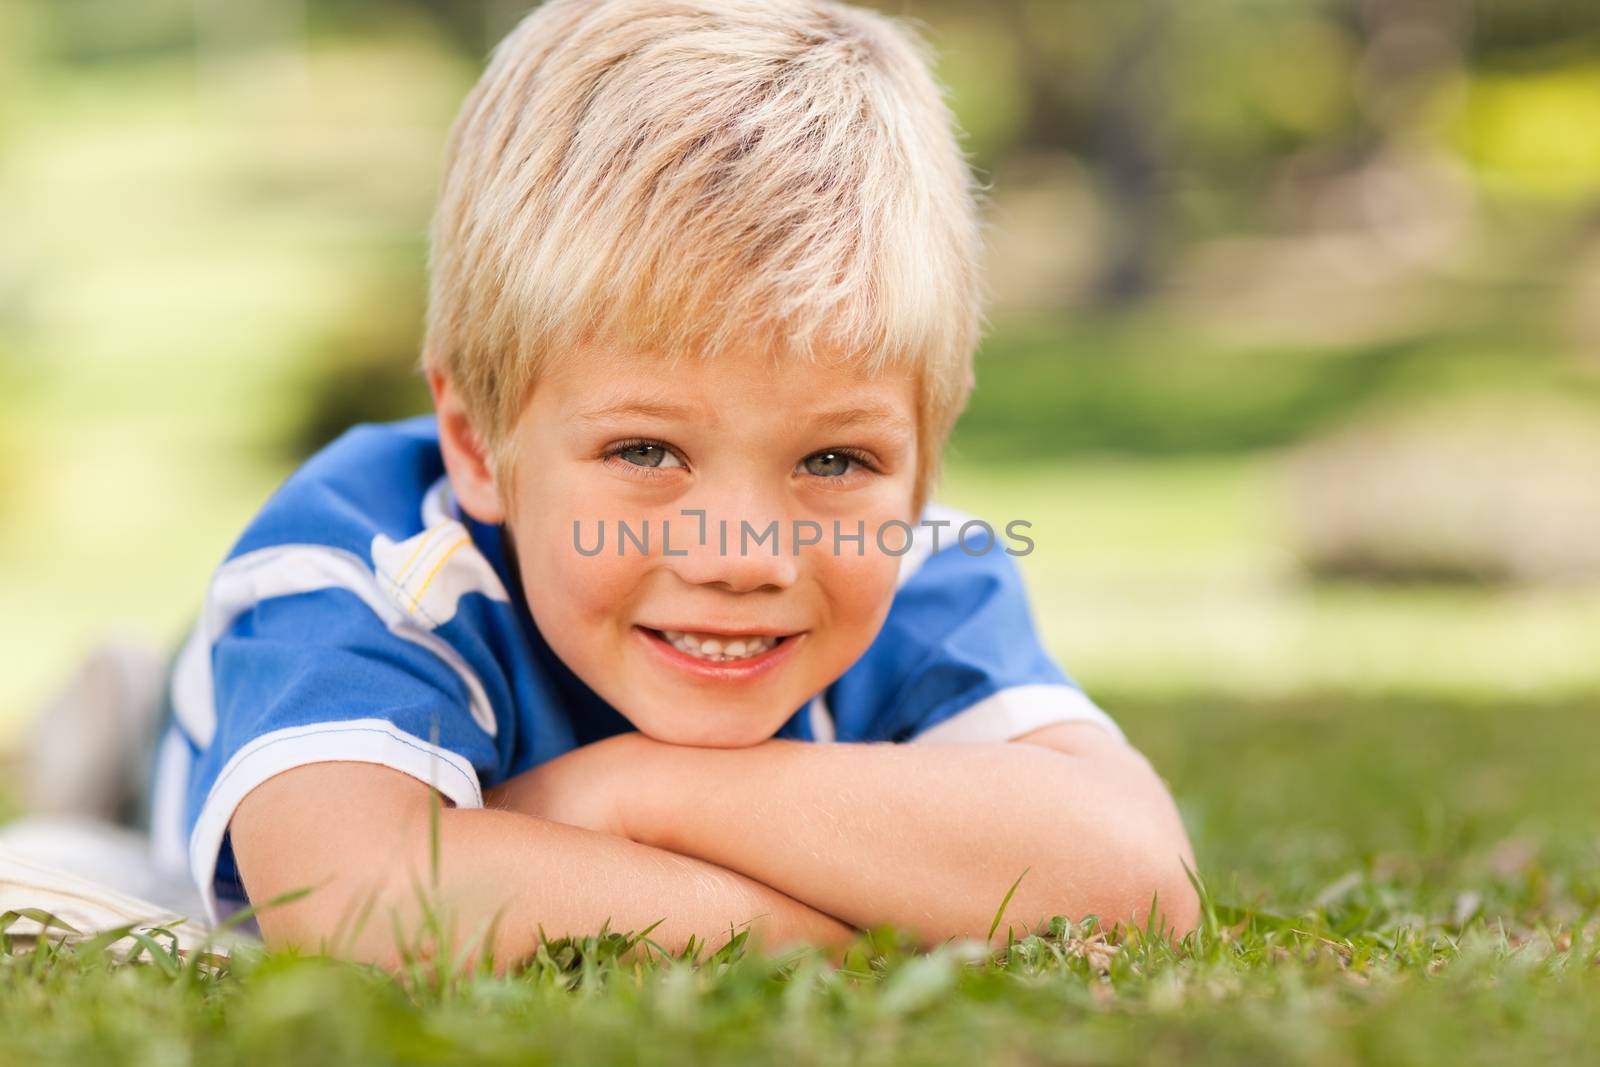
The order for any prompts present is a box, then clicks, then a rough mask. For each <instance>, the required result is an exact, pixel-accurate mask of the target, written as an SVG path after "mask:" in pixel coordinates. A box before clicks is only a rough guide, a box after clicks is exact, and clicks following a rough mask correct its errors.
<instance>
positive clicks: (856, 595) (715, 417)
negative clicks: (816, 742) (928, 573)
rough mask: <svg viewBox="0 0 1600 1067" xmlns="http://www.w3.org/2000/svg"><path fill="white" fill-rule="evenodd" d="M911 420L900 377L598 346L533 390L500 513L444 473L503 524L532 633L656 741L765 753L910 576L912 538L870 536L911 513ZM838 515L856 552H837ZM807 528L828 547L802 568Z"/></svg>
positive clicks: (851, 655)
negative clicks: (902, 564) (666, 536)
mask: <svg viewBox="0 0 1600 1067" xmlns="http://www.w3.org/2000/svg"><path fill="white" fill-rule="evenodd" d="M443 414H444V410H443V408H441V415H442V416H443ZM916 419H917V412H916V404H915V391H914V382H913V379H912V378H911V376H910V375H909V374H905V373H902V372H893V373H892V374H885V375H882V376H879V377H876V378H869V377H867V376H866V375H864V374H863V373H861V372H860V371H859V370H857V369H855V368H854V367H851V366H849V365H848V364H843V365H838V366H829V365H828V364H826V363H825V362H819V363H817V364H816V365H806V364H805V363H803V362H800V361H780V362H779V363H778V364H777V365H776V366H774V364H773V362H772V361H771V360H770V359H769V358H768V356H767V354H766V353H765V352H762V351H755V352H751V353H749V354H740V355H736V356H727V357H724V358H721V359H718V360H713V361H705V360H694V359H686V360H683V361H680V362H679V363H678V364H677V365H676V366H675V367H669V365H668V364H667V363H666V362H665V361H664V360H662V359H660V358H658V357H654V356H652V355H650V354H648V353H640V352H636V351H628V350H621V349H617V348H611V347H602V346H595V347H592V348H589V349H586V350H585V351H583V352H580V353H577V354H575V355H574V357H573V358H571V359H568V360H565V361H563V365H562V366H561V367H560V368H558V369H556V370H554V371H552V372H551V373H549V374H547V375H546V376H544V377H542V378H541V379H540V381H539V383H538V384H537V385H536V386H535V388H534V390H533V394H532V398H531V400H530V401H529V403H528V405H527V407H526V408H525V410H524V411H523V413H522V416H521V418H520V420H519V421H518V423H517V426H516V428H515V430H514V431H513V435H512V440H511V443H510V444H511V448H512V450H513V453H514V456H515V460H514V468H513V469H514V472H515V473H514V475H513V478H512V480H513V485H512V486H511V487H509V488H510V489H511V492H510V494H509V498H508V499H509V501H510V503H509V507H508V508H506V509H504V510H501V512H500V514H499V515H496V514H493V512H494V511H495V510H497V509H498V508H499V507H500V506H499V505H498V504H497V503H496V502H494V501H492V500H486V499H482V494H481V493H479V494H477V497H478V498H477V499H472V498H473V496H474V494H473V493H472V492H471V490H470V489H469V491H468V492H465V493H464V492H463V491H462V486H461V485H460V484H459V482H460V479H458V478H457V477H456V470H455V467H456V466H457V464H452V480H453V481H454V482H456V483H457V485H456V491H457V495H458V497H460V498H461V500H462V503H463V505H464V506H466V507H467V508H468V511H469V512H470V513H472V514H474V515H475V516H476V517H478V518H479V519H481V520H484V521H504V522H505V523H506V524H507V526H508V530H509V534H510V536H511V538H512V540H513V543H514V544H515V547H516V554H517V562H518V566H519V567H520V570H521V580H522V586H523V590H524V593H525V595H526V597H527V601H528V604H529V607H530V609H531V611H532V614H533V618H534V621H535V622H536V623H537V625H538V627H539V630H540V632H541V633H542V634H543V635H544V638H545V640H546V641H548V642H549V644H550V646H551V648H553V649H554V650H555V652H556V654H557V655H559V656H560V657H561V659H562V660H563V661H564V662H565V663H566V664H567V665H568V666H569V667H570V668H571V669H572V670H573V671H574V672H575V673H576V674H577V675H578V676H579V677H580V678H582V679H583V680H584V682H586V683H587V684H588V685H589V686H590V688H592V689H593V690H594V691H595V692H597V693H598V694H599V695H600V696H601V697H603V698H604V699H605V700H606V701H607V702H608V703H609V704H611V705H612V706H613V707H615V708H616V709H617V710H618V711H620V712H622V714H624V715H625V716H627V718H628V719H629V720H630V721H631V722H632V723H633V724H634V725H635V726H637V727H638V728H639V729H640V730H641V731H642V732H643V733H645V734H648V735H649V736H651V737H654V738H656V739H657V740H661V741H665V742H669V743H673V744H687V745H701V746H711V747H735V746H743V745H751V744H755V743H757V742H760V741H762V740H765V739H766V738H768V737H770V736H772V734H773V733H774V732H775V731H776V730H777V729H778V728H779V727H780V726H782V725H783V723H784V721H785V720H786V719H787V718H788V717H789V716H790V715H791V714H793V713H794V711H795V710H796V709H797V708H799V707H801V706H802V705H803V704H804V703H805V702H806V701H807V700H808V699H810V698H811V697H812V696H814V695H815V694H816V693H818V692H820V691H821V690H822V689H824V688H825V687H826V686H827V685H828V684H830V683H831V682H833V681H834V680H835V679H836V678H838V677H839V676H840V675H841V674H843V673H844V671H845V670H846V669H847V668H848V667H849V666H850V665H851V664H852V663H853V662H855V660H856V659H857V658H859V657H860V655H861V654H862V653H863V652H864V651H865V650H866V648H867V646H868V645H869V644H871V642H872V640H873V638H874V637H875V636H876V634H877V633H878V630H879V628H880V627H881V626H882V624H883V620H884V617H885V616H886V615H887V613H888V610H889V604H890V600H891V598H892V597H893V594H894V587H895V578H896V576H897V574H898V571H899V556H898V555H891V554H889V553H888V552H885V551H883V548H884V547H887V548H888V549H889V552H899V551H900V549H901V548H902V546H903V545H904V543H905V536H906V535H905V531H904V529H903V528H895V527H891V528H889V529H888V530H886V531H885V532H884V534H883V537H882V543H881V545H880V542H879V538H878V536H877V531H878V529H879V527H880V525H882V524H883V523H885V522H888V521H890V520H900V521H902V522H907V523H914V521H915V516H914V515H912V514H911V504H912V498H913V489H914V482H915V474H916V468H917V455H916V448H917V445H916V437H917V434H916V426H917V424H916ZM445 421H446V420H445V419H443V418H441V423H442V424H443V423H444V422H445ZM448 436H449V434H448V431H447V432H446V437H447V438H448ZM448 451H449V443H448V441H447V452H448ZM500 488H502V489H504V488H506V487H500ZM501 495H502V497H504V496H505V494H501ZM685 510H689V511H691V514H687V515H686V514H684V511H685ZM695 511H703V512H704V518H703V521H702V519H701V518H700V517H699V516H698V515H696V514H693V513H692V512H695ZM806 520H809V523H808V522H807V521H806ZM619 521H620V522H621V523H625V524H626V525H627V526H628V527H629V528H630V531H631V533H632V534H633V535H634V537H635V538H641V539H642V538H643V537H645V536H647V537H648V541H647V544H648V551H647V552H646V551H642V550H641V549H640V547H639V545H638V544H637V542H636V541H635V540H633V539H629V540H626V541H624V540H622V539H621V537H620V535H619ZM774 522H775V523H776V526H777V534H776V547H777V554H776V555H774V554H773V538H772V536H771V535H770V534H768V533H767V529H768V527H769V526H770V525H771V524H773V523H774ZM835 522H837V523H838V527H839V529H840V532H841V533H842V534H844V535H846V536H851V537H853V535H854V534H855V533H856V531H857V529H858V525H859V527H860V528H861V529H862V530H864V533H865V537H864V539H863V541H864V543H862V544H860V545H858V544H857V542H855V541H854V540H843V539H841V540H840V541H839V542H837V544H836V542H835V539H834V535H833V531H834V524H835ZM745 523H748V529H746V528H745V527H744V525H743V524H745ZM797 523H798V526H797ZM724 524H726V531H727V532H726V549H725V550H724V548H723V545H722V539H723V538H722V528H723V525H724ZM810 524H815V525H814V526H813V525H810ZM575 528H576V532H575ZM702 528H703V530H704V539H703V542H702V538H701V531H702ZM819 528H820V529H819ZM602 530H603V534H602ZM642 531H644V532H642ZM664 531H670V542H669V543H670V549H671V553H672V554H671V555H668V554H666V553H665V552H664V548H665V547H667V546H664V545H663V532H664ZM796 533H798V534H799V540H817V541H818V543H815V544H809V545H803V546H802V547H800V548H799V551H798V554H796V541H797V538H796V537H795V534H796ZM741 535H743V537H742V540H743V544H742V545H741ZM602 536H603V538H604V540H603V542H600V538H601V537H602ZM761 536H764V537H765V539H764V540H762V541H760V542H758V541H757V538H758V537H761ZM597 543H602V544H603V547H602V548H601V550H600V551H599V552H598V554H586V553H594V550H595V546H596V544H597ZM580 546H581V548H582V551H580ZM619 548H620V553H619ZM741 548H742V549H743V551H742V552H741ZM680 553H681V554H680ZM708 642H711V643H709V644H708ZM768 645H770V646H771V647H770V648H769V647H768Z"/></svg>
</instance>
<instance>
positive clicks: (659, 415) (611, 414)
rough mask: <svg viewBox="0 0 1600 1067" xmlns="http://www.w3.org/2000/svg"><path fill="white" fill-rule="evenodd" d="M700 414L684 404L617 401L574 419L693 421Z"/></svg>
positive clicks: (595, 420) (600, 420)
mask: <svg viewBox="0 0 1600 1067" xmlns="http://www.w3.org/2000/svg"><path fill="white" fill-rule="evenodd" d="M700 414H701V412H700V411H699V410H698V409H696V408H693V407H690V406H688V405H686V404H666V403H660V402H656V401H650V400H619V401H617V402H616V403H614V404H606V405H605V406H604V407H598V408H594V409H593V410H590V411H580V412H579V413H578V414H577V415H576V416H574V417H575V418H577V419H578V420H580V421H582V422H606V421H608V420H611V419H641V418H643V419H693V418H695V417H697V416H698V415H700Z"/></svg>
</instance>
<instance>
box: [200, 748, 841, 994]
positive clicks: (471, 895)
mask: <svg viewBox="0 0 1600 1067" xmlns="http://www.w3.org/2000/svg"><path fill="white" fill-rule="evenodd" d="M431 793H432V790H430V789H429V787H428V786H427V785H426V784H425V783H423V782H421V781H419V780H417V779H415V778H413V777H411V776H409V775H406V774H403V773H401V772H399V771H395V770H391V769H389V768H386V767H381V766H377V765H374V764H363V763H349V762H338V763H314V764H308V765H305V766H300V767H295V768H293V769H291V770H288V771H285V772H283V773H281V774H279V775H277V776H276V777H273V778H270V779H268V780H267V781H265V782H263V783H262V784H261V785H259V786H257V787H256V788H255V789H254V790H253V791H252V792H250V793H249V794H248V795H247V796H246V797H245V799H244V800H243V802H242V803H240V805H239V807H238V809H237V810H236V811H235V813H234V816H233V819H232V822H231V824H230V831H231V834H232V841H233V849H234V856H235V859H236V861H237V863H238V867H239V872H240V875H241V876H242V877H243V879H244V883H245V887H246V889H247V891H248V893H249V896H250V899H251V900H252V901H254V902H257V903H260V902H263V901H267V900H270V899H272V898H274V897H276V896H279V895H281V894H285V893H288V892H290V891H292V890H295V889H298V888H301V887H305V886H315V887H316V888H315V889H314V890H313V891H312V892H311V893H310V894H309V895H307V896H305V897H304V898H302V899H300V900H297V901H295V902H294V903H290V904H286V905H283V906H281V907H277V908H271V909H268V910H266V911H264V912H263V913H261V914H260V915H259V916H258V922H259V924H260V926H261V930H262V934H263V936H264V937H265V939H266V941H267V943H268V944H269V945H272V946H274V947H276V946H283V945H301V946H306V947H309V948H316V947H319V946H323V945H326V946H327V947H329V948H330V950H331V951H333V952H335V953H336V954H338V955H341V956H346V957H351V958H356V959H363V960H368V961H372V962H376V963H380V964H383V965H385V966H390V967H393V966H395V965H397V964H398V963H399V961H400V953H399V947H398V946H397V945H396V943H395V935H394V929H395V925H394V921H393V918H395V917H397V918H398V919H399V923H400V928H401V929H402V930H406V931H416V930H418V929H419V928H420V920H421V916H422V905H421V903H420V901H419V900H418V894H417V891H416V887H419V886H420V887H426V886H428V885H429V884H430V871H431V870H432V856H433V842H432V837H431V824H432V820H431V817H430V807H431ZM437 847H438V869H439V887H438V891H437V893H436V894H435V897H436V900H437V901H438V902H439V903H442V904H443V905H444V913H446V914H450V915H453V918H454V925H453V931H452V933H451V934H450V935H449V940H450V941H451V944H450V945H449V946H448V949H449V950H450V951H451V952H452V953H454V952H456V951H458V950H459V949H460V948H461V947H462V946H464V945H467V944H468V943H472V944H473V948H472V950H471V952H470V957H475V956H476V955H477V952H476V944H477V941H478V939H479V938H481V936H482V934H483V932H484V931H486V930H487V929H489V928H490V926H491V923H492V922H494V920H495V917H496V916H498V922H497V923H496V924H495V925H494V930H495V937H494V943H493V944H494V958H495V960H496V962H497V965H498V966H502V967H503V966H505V965H507V964H510V963H514V962H516V961H518V960H521V959H525V958H527V957H528V956H530V955H532V953H533V952H534V950H535V949H536V948H537V946H538V943H539V930H540V927H541V926H542V927H543V929H544V932H545V933H546V934H547V935H548V936H549V937H551V938H558V937H561V936H563V935H566V934H573V935H583V934H592V933H596V932H598V931H599V930H600V927H601V925H602V923H604V922H605V921H606V920H607V919H609V920H610V928H611V929H612V930H615V931H618V932H624V933H625V932H629V931H634V930H642V929H644V928H645V927H646V926H649V925H650V924H651V923H653V922H655V921H656V920H657V919H664V921H663V922H662V923H661V924H660V925H659V926H657V927H656V928H655V929H654V930H653V931H652V932H651V933H650V935H649V936H650V938H651V940H653V941H655V942H656V943H657V944H659V945H661V946H662V947H663V948H665V949H667V950H668V951H671V952H677V951H680V950H681V949H682V948H683V946H684V945H685V944H686V942H687V940H688V938H689V936H690V935H691V934H693V935H696V936H697V937H698V938H700V939H702V940H703V941H705V942H708V943H709V944H711V945H720V944H722V943H723V942H725V941H726V940H727V939H728V937H729V935H730V929H729V928H730V926H732V927H742V926H743V925H744V924H745V923H750V924H751V926H752V934H751V940H752V941H759V942H764V943H765V944H767V945H768V946H769V947H778V946H782V945H785V944H790V943H795V942H802V941H804V942H811V943H815V944H824V945H829V946H834V947H838V946H841V945H843V944H845V943H847V942H848V941H849V940H850V939H851V938H852V937H853V935H854V933H855V931H854V930H852V929H851V928H850V927H848V926H845V925H844V924H842V923H840V922H839V921H837V920H836V919H833V918H831V917H829V916H826V915H823V914H821V913H820V912H817V911H815V910H813V909H812V908H809V907H807V906H805V905H803V904H800V903H799V902H797V901H795V900H793V899H791V898H789V897H787V896H785V895H784V894H782V893H779V892H777V891H775V890H773V889H770V888H768V887H767V886H765V885H762V884H760V883H759V882H756V881H753V880H751V879H750V878H748V877H746V876H744V875H740V874H736V873H734V872H732V871H727V870H723V869H722V868H720V867H718V866H716V865H714V864H712V863H709V862H706V861H704V860H699V859H694V858H690V857H687V856H681V855H674V854H673V853H670V852H664V851H662V850H660V849H657V848H652V847H649V846H646V845H643V844H639V843H636V842H634V841H630V840H627V839H625V838H623V837H619V836H613V835H610V834H606V833H602V832H596V831H593V830H587V829H582V828H580V827H576V826H569V825H562V824H559V823H553V822H549V821H546V820H544V819H540V818H536V817H532V816H529V815H524V814H520V813H517V812H512V811H504V810H486V809H458V808H453V807H448V806H447V807H445V808H443V810H441V811H440V812H439V819H438V839H437ZM369 901H370V902H371V904H372V906H371V908H370V913H369V915H368V918H367V919H366V921H365V922H364V923H358V922H357V919H356V917H357V916H358V915H359V914H360V913H361V912H362V911H363V909H364V907H365V906H366V905H367V903H368V902H369ZM391 909H392V911H393V916H392V915H391ZM358 926H359V929H357V927H358ZM432 951H438V947H437V946H435V947H434V948H433V949H432ZM470 957H469V958H470Z"/></svg>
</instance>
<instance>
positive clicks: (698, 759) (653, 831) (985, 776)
mask: <svg viewBox="0 0 1600 1067" xmlns="http://www.w3.org/2000/svg"><path fill="white" fill-rule="evenodd" d="M1117 744H1118V746H1119V747H1121V746H1120V742H1118V743H1117ZM635 748H636V749H637V750H640V751H638V752H637V753H636V754H635V757H634V759H633V760H632V761H631V763H630V770H629V773H628V777H629V787H628V789H627V792H626V796H627V801H626V804H625V806H624V810H623V812H622V815H621V818H622V820H623V822H624V823H625V825H626V832H627V833H628V834H629V836H631V837H633V838H634V839H635V840H637V841H641V842H644V843H647V844H651V845H655V846H659V847H661V848H664V849H669V850H671V851H673V852H676V853H680V854H683V855H691V856H696V857H699V858H701V859H705V860H707V861H709V862H712V863H715V864H717V865H719V866H722V867H726V868H728V869H730V870H736V871H740V872H742V873H744V874H747V875H749V876H750V877H752V878H755V879H757V880H758V881H761V882H763V883H765V884H767V885H771V886H773V887H775V888H777V889H780V890H782V891H783V892H785V893H787V894H789V895H790V896H793V897H795V898H797V899H799V900H802V901H805V902H806V903H808V904H810V905H812V906H814V907H816V908H819V909H821V910H823V911H825V912H827V913H828V914H832V915H837V916H839V917H840V918H842V919H844V920H846V921H848V922H851V923H854V924H856V925H858V926H868V925H872V924H875V923H879V922H884V921H893V922H896V923H899V924H903V925H906V926H910V927H914V928H916V929H917V930H919V931H920V932H921V934H922V935H923V937H924V941H925V942H926V943H929V944H931V943H936V942H938V941H940V940H943V939H944V938H946V937H950V936H975V937H979V938H981V937H983V936H984V935H985V934H986V933H987V931H988V928H989V924H990V923H991V921H992V920H993V917H994V913H995V909H996V908H997V907H998V905H999V903H1000V901H1001V899H1002V898H1003V897H1004V895H1005V893H1006V890H1007V889H1008V888H1009V887H1010V885H1011V884H1012V882H1014V881H1015V880H1016V879H1017V877H1018V875H1020V874H1022V872H1023V870H1024V869H1025V868H1026V869H1027V870H1028V872H1029V873H1028V874H1027V876H1026V877H1025V878H1024V879H1023V881H1022V884H1021V885H1020V886H1019V887H1018V889H1017V891H1016V894H1015V896H1014V897H1013V898H1012V901H1011V904H1010V906H1009V907H1008V908H1007V913H1006V914H1007V918H1009V919H1011V920H1013V921H1019V920H1020V921H1027V922H1033V921H1035V920H1037V919H1039V918H1042V917H1046V916H1049V915H1053V914H1067V915H1070V916H1072V917H1073V918H1080V917H1082V916H1084V915H1086V914H1090V913H1092V914H1096V915H1099V916H1100V917H1101V918H1102V919H1103V920H1105V921H1106V922H1111V921H1126V920H1130V919H1131V920H1134V921H1142V919H1143V915H1144V913H1145V912H1146V911H1147V910H1148V908H1149V906H1150V903H1151V894H1152V891H1154V892H1156V893H1159V894H1160V895H1161V897H1162V899H1163V900H1165V901H1166V902H1167V904H1166V907H1165V908H1164V909H1162V910H1163V911H1164V913H1165V916H1166V918H1167V920H1168V922H1171V923H1173V924H1175V925H1182V926H1187V925H1191V924H1192V918H1191V917H1190V915H1189V914H1188V913H1189V912H1192V894H1191V891H1190V887H1189V886H1188V885H1187V881H1186V877H1187V876H1186V875H1185V873H1184V871H1183V863H1184V862H1192V860H1191V859H1190V857H1189V853H1188V842H1187V838H1186V836H1185V835H1184V833H1183V829H1182V824H1181V822H1179V821H1178V819H1177V815H1176V811H1175V810H1174V809H1173V808H1172V804H1171V800H1170V798H1169V797H1168V796H1167V794H1166V791H1165V787H1164V786H1163V785H1162V784H1161V783H1160V781H1159V779H1158V778H1156V776H1155V774H1154V772H1153V771H1150V769H1149V765H1148V764H1147V763H1145V762H1144V760H1143V758H1142V757H1140V756H1138V754H1137V753H1135V752H1133V750H1131V749H1128V750H1127V754H1126V756H1124V755H1122V754H1121V753H1114V754H1113V755H1112V756H1111V757H1109V758H1100V759H1087V758H1085V759H1079V758H1076V757H1074V756H1070V755H1067V754H1064V753H1062V752H1056V751H1051V750H1049V749H1046V748H1041V747H1036V746H1034V745H1030V744H1018V743H995V744H966V745H927V746H921V745H893V744H829V745H817V744H807V743H804V742H794V741H776V740H775V741H768V742H765V743H763V744H761V745H756V746H753V747H750V748H742V749H710V748H688V747H681V746H673V745H663V744H659V743H654V742H648V740H647V739H645V740H644V741H643V742H642V743H639V744H636V745H635ZM1186 898H1188V899H1186ZM1002 929H1004V927H1003V926H1002Z"/></svg>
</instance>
